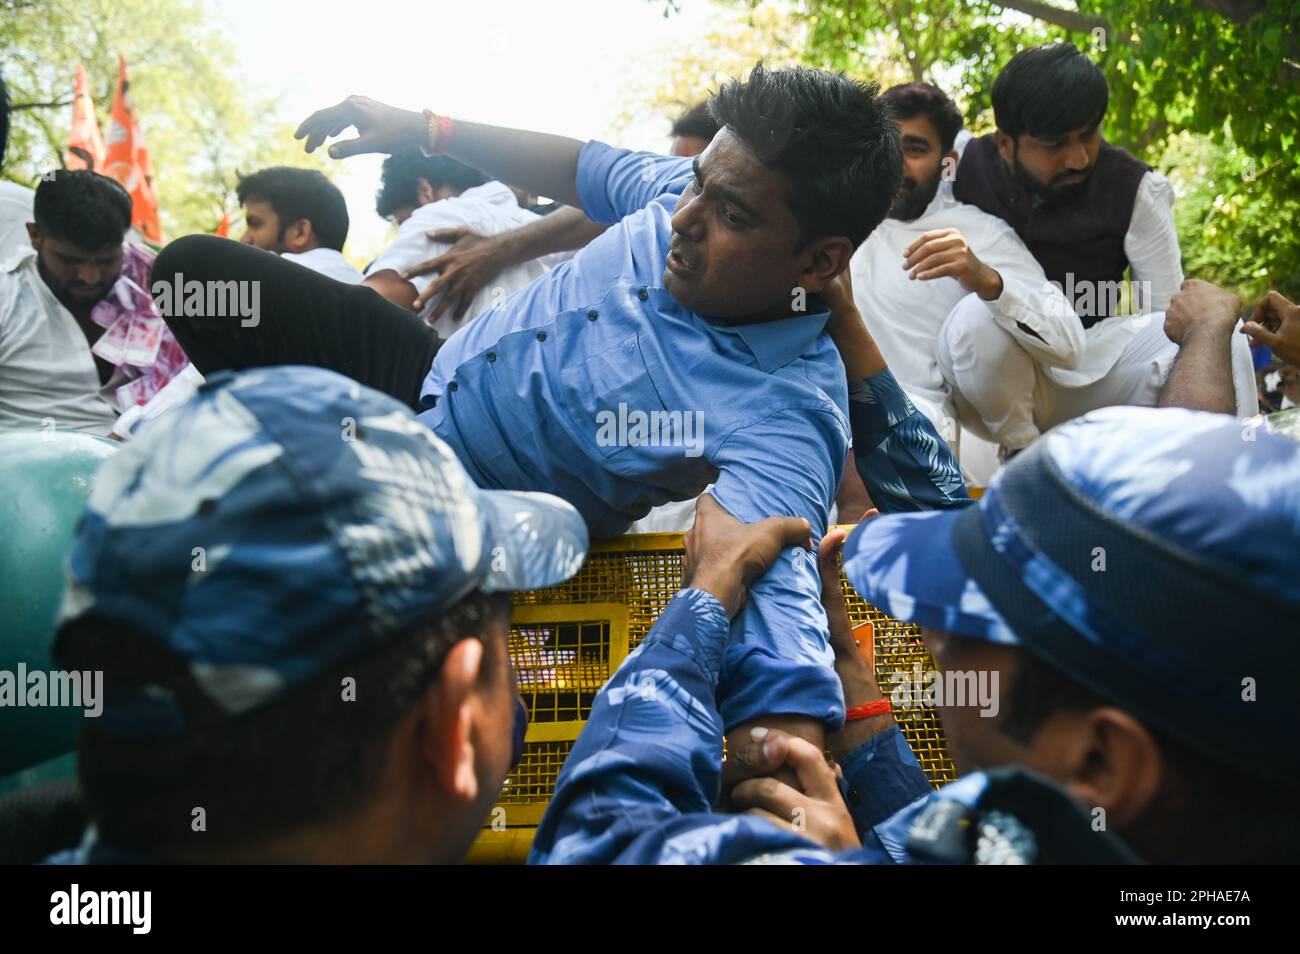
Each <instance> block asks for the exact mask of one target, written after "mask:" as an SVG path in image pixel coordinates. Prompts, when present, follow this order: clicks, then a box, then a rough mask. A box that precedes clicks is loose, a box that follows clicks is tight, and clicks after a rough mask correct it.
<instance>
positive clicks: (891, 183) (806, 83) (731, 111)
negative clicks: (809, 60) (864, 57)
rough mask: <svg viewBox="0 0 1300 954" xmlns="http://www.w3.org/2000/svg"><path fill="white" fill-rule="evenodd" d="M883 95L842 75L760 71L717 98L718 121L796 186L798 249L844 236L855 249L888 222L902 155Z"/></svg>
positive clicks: (712, 103) (712, 107)
mask: <svg viewBox="0 0 1300 954" xmlns="http://www.w3.org/2000/svg"><path fill="white" fill-rule="evenodd" d="M879 93H880V87H879V86H878V85H877V84H875V83H860V82H858V81H856V80H852V79H849V78H848V77H847V76H845V75H844V74H842V73H834V72H830V71H828V70H815V69H808V68H805V67H799V66H796V67H790V68H788V69H779V70H769V69H766V68H765V67H764V66H763V64H762V63H759V64H758V65H757V66H755V67H754V69H753V71H752V72H750V74H749V77H748V79H746V80H743V81H742V80H735V79H733V80H731V81H729V82H727V83H724V84H723V86H722V88H721V89H719V90H718V91H717V92H716V93H714V94H713V96H712V97H710V99H709V111H710V112H711V113H712V114H713V117H714V118H715V119H716V120H717V121H718V122H719V123H721V124H722V125H724V126H726V127H727V128H728V129H730V130H731V131H732V133H733V134H735V135H736V136H737V137H739V138H740V139H741V140H742V141H743V142H744V143H745V144H746V145H747V146H748V147H749V148H750V149H752V150H753V151H754V153H755V155H757V156H758V158H759V161H761V162H762V163H763V165H765V166H767V167H768V168H769V169H774V170H776V171H777V172H780V173H782V174H784V175H786V176H787V177H789V179H790V180H791V185H792V188H791V191H790V209H791V211H792V212H793V213H794V215H795V218H797V219H798V220H799V224H800V226H801V227H802V231H803V235H802V236H801V237H800V240H799V243H798V244H799V245H801V246H802V245H805V244H807V243H808V242H809V241H812V240H813V239H819V238H827V237H829V236H834V235H842V236H845V237H846V238H848V239H849V240H850V241H851V242H852V243H853V245H854V247H855V248H856V247H857V246H858V245H860V244H861V243H862V242H863V241H864V240H865V239H866V237H867V236H868V235H870V234H871V231H872V230H873V229H874V228H875V227H876V226H877V225H879V224H880V223H881V222H883V221H884V219H885V216H886V215H888V214H889V209H890V206H892V205H893V203H894V197H895V196H896V195H897V194H898V188H899V186H900V185H901V184H902V181H903V155H902V147H901V145H900V141H899V135H898V124H897V123H895V122H894V120H893V119H891V118H890V116H889V112H888V110H887V109H886V108H885V105H884V104H883V103H882V102H881V101H880V95H879Z"/></svg>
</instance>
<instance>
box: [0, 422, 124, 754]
mask: <svg viewBox="0 0 1300 954" xmlns="http://www.w3.org/2000/svg"><path fill="white" fill-rule="evenodd" d="M116 449H117V445H116V444H115V443H114V442H112V441H109V440H104V439H102V438H98V437H91V436H89V435H87V434H74V433H70V432H64V433H60V432H58V431H11V432H8V433H4V434H0V679H6V680H8V683H9V686H10V689H11V691H12V690H16V692H17V693H18V694H23V698H24V699H27V698H29V696H28V695H27V694H26V693H25V688H26V687H25V686H24V685H22V684H17V685H15V684H16V683H17V680H18V674H19V667H20V666H21V667H23V669H25V671H26V672H27V673H28V674H29V679H30V678H31V677H30V674H32V673H37V674H43V676H44V678H45V679H48V677H49V674H50V673H52V672H54V671H55V670H54V663H53V660H52V659H51V656H50V651H51V647H52V643H53V640H54V621H55V617H56V616H57V614H58V611H59V601H60V599H61V597H62V594H63V584H64V574H65V570H64V567H65V564H66V562H67V557H68V551H69V549H70V547H71V543H72V535H73V532H74V531H75V530H76V526H77V521H78V519H79V518H80V517H81V512H82V510H83V509H84V508H85V506H86V498H87V496H88V495H89V493H90V483H91V480H92V479H93V478H94V476H95V472H96V471H97V470H98V469H99V466H100V465H101V464H102V463H103V462H104V460H105V459H106V458H107V457H109V456H110V455H111V454H113V453H114V451H115V450H116ZM37 678H41V677H40V676H38V677H37ZM15 701H16V699H15V700H7V701H6V704H5V705H4V706H3V707H0V740H2V741H0V777H3V776H7V775H9V774H11V773H13V772H17V771H19V770H20V769H25V768H27V767H29V766H33V765H38V764H40V763H42V762H46V761H49V760H50V759H53V758H54V757H55V756H59V755H63V754H65V753H67V752H69V751H71V750H72V749H73V748H75V747H76V743H77V733H78V731H79V729H80V725H81V719H82V712H83V710H82V709H80V708H75V707H58V706H50V705H40V706H17V705H15V704H14V702H15Z"/></svg>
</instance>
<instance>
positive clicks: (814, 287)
mask: <svg viewBox="0 0 1300 954" xmlns="http://www.w3.org/2000/svg"><path fill="white" fill-rule="evenodd" d="M851 258H853V243H852V242H850V241H849V240H848V239H847V238H846V237H844V236H843V235H836V236H832V237H831V238H825V239H818V240H817V242H816V243H815V244H814V245H813V249H812V261H810V262H809V263H808V267H807V268H805V269H804V272H803V274H802V275H800V276H799V284H800V285H801V286H803V288H804V290H805V291H807V292H809V293H810V294H813V295H815V294H817V293H818V292H820V291H821V290H822V289H823V288H825V287H826V286H827V284H829V283H830V282H831V281H832V280H833V279H834V278H835V276H836V275H838V274H839V273H840V272H842V271H844V269H846V268H848V267H849V259H851Z"/></svg>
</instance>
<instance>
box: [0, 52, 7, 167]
mask: <svg viewBox="0 0 1300 954" xmlns="http://www.w3.org/2000/svg"><path fill="white" fill-rule="evenodd" d="M8 148H9V87H8V86H6V85H5V74H4V72H3V71H0V169H3V168H4V167H5V150H7V149H8Z"/></svg>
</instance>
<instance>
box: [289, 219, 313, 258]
mask: <svg viewBox="0 0 1300 954" xmlns="http://www.w3.org/2000/svg"><path fill="white" fill-rule="evenodd" d="M284 246H285V248H286V249H287V250H288V251H290V252H294V253H295V254H296V253H298V252H306V251H310V250H311V249H313V248H315V247H316V230H315V229H314V228H312V224H311V219H299V220H298V221H297V222H294V223H293V224H292V225H290V226H289V227H288V228H287V229H285V230H284Z"/></svg>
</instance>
